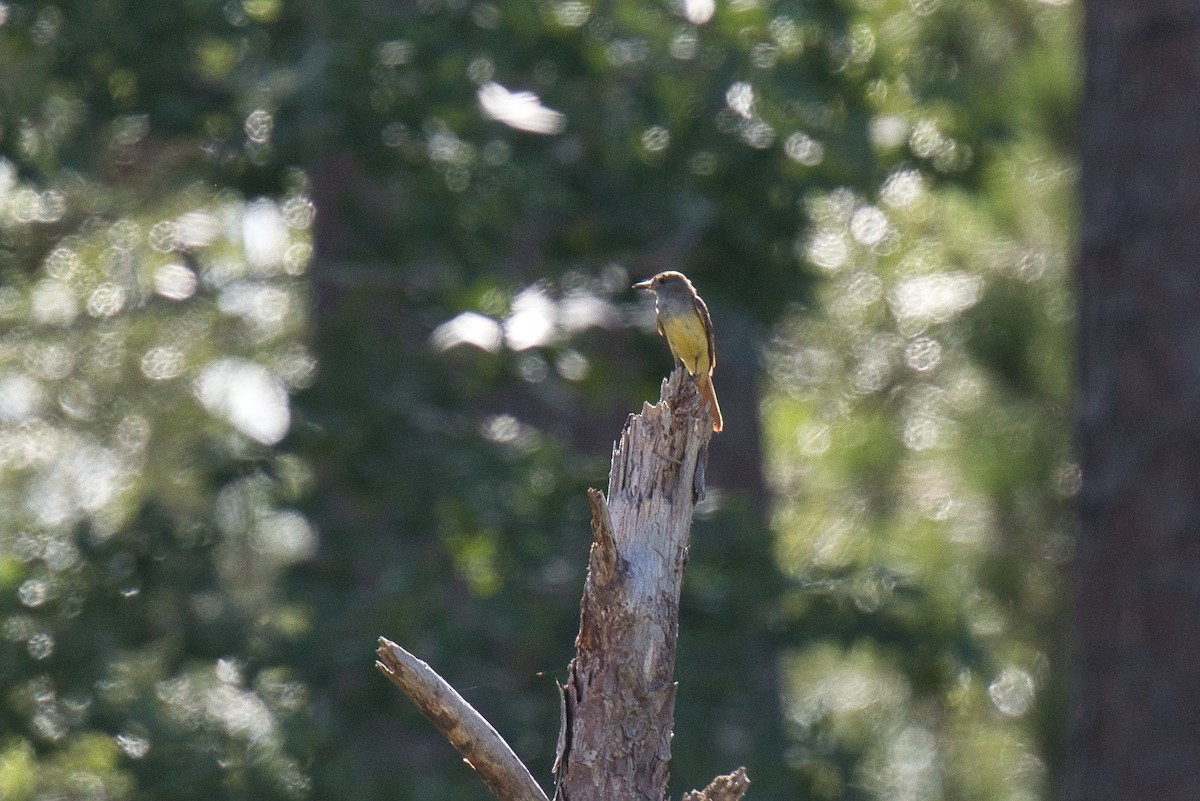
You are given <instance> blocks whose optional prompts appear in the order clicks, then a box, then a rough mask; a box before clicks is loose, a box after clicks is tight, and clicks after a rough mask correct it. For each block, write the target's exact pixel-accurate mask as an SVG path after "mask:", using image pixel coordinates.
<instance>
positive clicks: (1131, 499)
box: [1066, 0, 1200, 801]
mask: <svg viewBox="0 0 1200 801" xmlns="http://www.w3.org/2000/svg"><path fill="white" fill-rule="evenodd" d="M1085 17H1086V34H1085V35H1086V43H1085V44H1086V56H1087V83H1086V91H1085V98H1084V108H1083V117H1082V121H1081V122H1082V176H1083V178H1082V189H1083V227H1082V260H1081V266H1080V317H1079V324H1080V328H1079V348H1080V362H1079V368H1080V377H1079V380H1080V409H1079V436H1080V453H1081V461H1082V467H1083V476H1084V481H1083V488H1082V493H1081V497H1080V529H1081V530H1080V537H1079V547H1078V571H1079V573H1078V575H1079V580H1078V593H1079V598H1078V613H1077V614H1078V626H1079V638H1080V641H1079V656H1078V663H1077V676H1076V697H1075V699H1074V705H1073V709H1072V719H1071V725H1070V742H1069V751H1068V758H1067V776H1066V781H1067V785H1066V786H1067V793H1066V795H1067V798H1068V799H1072V800H1076V799H1077V800H1078V801H1083V800H1084V799H1086V800H1087V801H1100V800H1102V799H1114V800H1115V799H1128V801H1144V799H1155V801H1172V799H1195V798H1198V797H1200V789H1198V788H1200V266H1198V265H1197V254H1200V145H1198V140H1197V137H1198V135H1200V73H1198V71H1200V3H1197V2H1195V0H1192V2H1166V0H1143V2H1124V1H1123V0H1090V2H1088V3H1087V7H1086V15H1085Z"/></svg>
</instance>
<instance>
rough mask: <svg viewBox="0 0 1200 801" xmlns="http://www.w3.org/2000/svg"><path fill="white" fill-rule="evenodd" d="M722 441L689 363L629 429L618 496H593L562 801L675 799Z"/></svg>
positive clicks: (615, 467) (619, 455)
mask: <svg viewBox="0 0 1200 801" xmlns="http://www.w3.org/2000/svg"><path fill="white" fill-rule="evenodd" d="M711 437H712V426H711V422H710V421H709V420H708V418H707V415H706V412H705V411H704V410H703V409H702V408H701V406H700V402H699V397H698V395H697V392H696V387H695V383H694V381H693V380H692V379H691V378H690V377H689V376H688V375H687V374H686V372H685V371H683V370H682V369H677V370H676V371H675V372H674V373H673V374H672V376H671V377H670V379H669V380H667V381H665V382H663V391H662V399H661V400H660V402H659V403H658V404H656V405H655V406H649V405H647V406H645V407H644V408H643V409H642V413H641V414H639V415H631V416H630V418H629V421H628V422H627V423H626V425H625V428H624V430H623V431H622V432H621V438H620V440H619V441H618V442H617V444H616V446H615V447H614V449H613V458H612V470H611V472H610V473H609V486H608V497H607V499H606V498H605V497H604V495H602V494H601V493H600V492H598V491H596V490H592V491H590V492H589V500H590V502H591V505H592V531H593V536H594V542H593V544H592V550H591V556H590V558H589V562H588V577H587V580H586V582H585V584H584V594H583V600H582V602H581V605H580V616H579V617H580V619H579V635H578V637H577V638H576V641H575V647H576V656H575V658H574V659H573V660H572V661H571V664H570V666H569V675H568V678H567V681H566V683H565V684H564V685H563V686H562V692H563V712H564V715H563V724H564V727H563V732H562V734H561V736H560V748H559V754H558V758H557V759H556V761H555V777H556V779H557V792H556V795H555V798H556V799H558V800H559V801H611V799H614V798H621V799H645V800H646V801H660V800H661V799H662V798H664V797H665V794H666V786H667V766H668V762H669V760H670V757H671V732H672V728H673V721H674V710H675V679H674V671H675V644H676V638H677V635H678V629H679V591H680V585H681V583H682V579H683V568H684V564H685V563H686V562H687V552H688V535H689V532H690V530H691V523H692V513H693V511H694V510H695V506H696V501H697V499H698V498H699V497H700V496H701V495H702V494H703V486H702V483H703V481H702V476H703V462H704V460H705V459H706V458H707V446H708V442H709V439H710V438H711Z"/></svg>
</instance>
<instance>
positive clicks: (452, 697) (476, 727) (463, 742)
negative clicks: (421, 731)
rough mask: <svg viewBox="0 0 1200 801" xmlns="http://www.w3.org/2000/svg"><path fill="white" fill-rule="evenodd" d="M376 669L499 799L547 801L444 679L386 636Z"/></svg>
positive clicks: (514, 757)
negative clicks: (430, 724)
mask: <svg viewBox="0 0 1200 801" xmlns="http://www.w3.org/2000/svg"><path fill="white" fill-rule="evenodd" d="M375 653H376V655H377V656H378V657H379V661H378V662H376V663H375V666H376V667H377V668H378V669H379V671H380V672H381V673H383V675H385V676H387V677H388V678H389V679H390V680H391V682H392V683H393V684H395V685H396V686H397V687H399V688H400V690H401V691H403V692H404V694H405V695H407V696H408V697H409V698H410V699H412V702H413V703H414V704H416V706H417V709H419V710H421V714H423V715H425V717H427V718H429V720H430V721H431V722H432V723H433V725H434V726H435V727H436V728H437V730H438V731H440V732H441V733H442V734H443V735H444V736H445V737H446V739H447V740H449V741H450V744H451V745H452V746H454V747H455V748H456V749H458V752H459V753H460V754H462V755H463V759H465V760H466V762H467V764H468V765H470V766H471V767H472V768H474V769H475V770H476V772H478V773H479V777H480V778H481V779H483V783H484V784H486V785H487V787H488V789H489V790H491V792H492V795H494V796H495V797H496V798H498V799H500V801H547V799H546V794H545V793H544V792H543V791H542V788H541V787H539V786H538V784H537V782H535V781H534V780H533V776H531V775H530V774H529V769H528V768H526V767H525V765H524V763H522V762H521V760H520V759H518V758H517V755H516V754H514V753H513V750H512V749H511V748H509V746H508V743H506V742H505V741H504V738H502V737H501V736H500V735H499V734H498V733H497V732H496V730H495V729H494V728H492V725H491V724H490V723H488V722H487V721H486V720H485V719H484V718H483V716H482V715H480V714H479V713H478V712H476V711H475V708H474V707H473V706H471V705H470V704H468V703H467V702H466V700H465V699H463V697H462V696H461V695H459V694H458V693H457V692H455V690H454V688H453V687H451V686H450V685H449V684H448V683H447V682H446V680H445V679H443V678H442V677H441V676H439V675H438V674H437V673H436V672H435V671H434V670H433V668H431V667H429V665H427V664H426V663H425V662H422V661H421V660H420V659H418V658H417V657H415V656H413V655H412V654H410V653H409V652H408V651H406V650H404V649H403V648H401V647H400V646H399V645H396V644H395V643H394V642H391V641H389V640H387V639H385V638H383V637H380V638H379V649H378V650H377V651H376V652H375Z"/></svg>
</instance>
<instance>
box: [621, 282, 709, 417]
mask: <svg viewBox="0 0 1200 801" xmlns="http://www.w3.org/2000/svg"><path fill="white" fill-rule="evenodd" d="M633 288H634V289H647V290H650V291H651V292H653V293H654V309H655V311H656V312H657V315H658V333H659V334H661V335H662V337H663V339H665V340H667V347H669V348H670V349H671V355H672V356H674V357H675V359H676V360H677V361H679V362H680V363H681V364H682V365H683V366H684V368H685V369H686V370H687V371H688V373H689V374H691V376H692V378H694V379H695V380H696V388H697V389H698V390H699V392H700V398H701V400H702V401H703V402H704V405H705V406H707V407H708V412H709V414H710V415H711V416H712V424H713V431H720V430H721V429H722V428H724V426H725V423H724V421H723V420H722V419H721V407H720V405H719V404H718V403H717V391H716V390H715V389H714V388H713V382H712V374H713V368H715V367H716V366H717V349H716V344H715V342H714V340H713V326H712V317H711V316H710V315H709V313H708V306H707V305H705V303H704V301H703V300H701V298H700V296H699V295H697V294H696V288H695V287H693V286H692V282H691V281H689V280H688V277H687V276H686V275H684V274H683V273H681V272H678V271H676V270H666V271H664V272H661V273H658V274H657V275H655V276H653V277H651V278H648V279H646V280H645V281H639V282H638V283H636V284H634V285H633Z"/></svg>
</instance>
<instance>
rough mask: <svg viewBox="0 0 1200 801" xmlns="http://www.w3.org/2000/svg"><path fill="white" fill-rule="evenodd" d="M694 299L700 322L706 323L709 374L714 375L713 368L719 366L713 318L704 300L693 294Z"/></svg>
mask: <svg viewBox="0 0 1200 801" xmlns="http://www.w3.org/2000/svg"><path fill="white" fill-rule="evenodd" d="M692 297H694V298H695V299H696V313H697V314H699V315H700V320H701V321H702V322H703V323H704V333H706V334H708V374H709V375H712V373H713V368H714V367H716V366H717V342H716V339H715V338H714V337H713V324H712V317H711V316H710V315H709V313H708V306H707V305H706V304H705V303H704V300H703V299H702V298H701V297H700V296H699V295H697V294H695V293H693V294H692Z"/></svg>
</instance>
